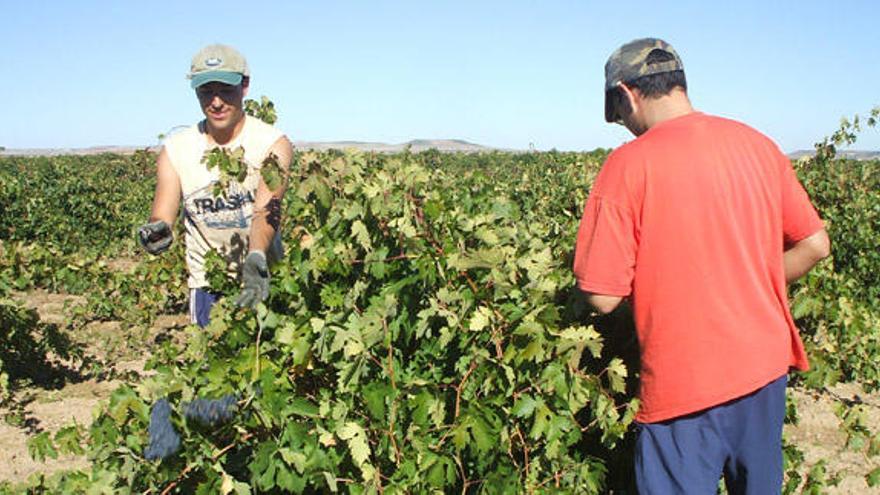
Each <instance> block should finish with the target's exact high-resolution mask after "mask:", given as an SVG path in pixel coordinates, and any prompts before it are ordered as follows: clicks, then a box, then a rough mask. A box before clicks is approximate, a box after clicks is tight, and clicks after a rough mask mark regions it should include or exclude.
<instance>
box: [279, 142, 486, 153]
mask: <svg viewBox="0 0 880 495" xmlns="http://www.w3.org/2000/svg"><path fill="white" fill-rule="evenodd" d="M293 146H294V147H295V148H299V149H311V150H327V149H351V148H354V149H357V150H362V151H377V152H381V153H396V152H399V151H403V150H404V149H405V148H406V147H407V146H409V147H410V150H412V151H413V152H416V153H417V152H419V151H425V150H429V149H432V148H433V149H436V150H438V151H449V152H452V151H463V152H474V151H488V150H491V149H494V148H490V147H487V146H483V145H480V144H475V143H471V142H468V141H465V140H463V139H413V140H411V141H407V142H405V143H400V144H387V143H371V142H362V141H294V142H293Z"/></svg>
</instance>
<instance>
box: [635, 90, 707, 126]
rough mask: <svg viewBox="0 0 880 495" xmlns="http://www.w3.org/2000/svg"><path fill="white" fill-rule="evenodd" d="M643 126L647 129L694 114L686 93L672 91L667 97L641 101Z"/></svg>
mask: <svg viewBox="0 0 880 495" xmlns="http://www.w3.org/2000/svg"><path fill="white" fill-rule="evenodd" d="M643 105H644V112H645V113H644V116H645V124H646V126H647V128H648V129H650V128H651V127H654V126H655V125H657V124H659V123H661V122H663V121H666V120H670V119H674V118H678V117H681V116H683V115H687V114H689V113H693V112H694V107H693V106H692V105H691V101H690V99H688V96H687V93H685V92H684V91H682V90H680V89H674V90H672V92H671V93H669V94H668V95H664V96H661V97H659V98H648V99H645V100H643Z"/></svg>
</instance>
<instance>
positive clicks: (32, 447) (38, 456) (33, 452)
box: [27, 431, 58, 462]
mask: <svg viewBox="0 0 880 495" xmlns="http://www.w3.org/2000/svg"><path fill="white" fill-rule="evenodd" d="M27 448H28V454H30V456H31V459H33V460H35V461H37V462H43V461H45V460H46V458H47V457H50V458H52V459H58V450H56V449H55V445H54V444H53V443H52V438H51V437H50V436H49V432H47V431H44V432H42V433H39V434H37V435H35V436H33V437H31V438H29V439H28V441H27Z"/></svg>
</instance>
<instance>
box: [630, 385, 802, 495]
mask: <svg viewBox="0 0 880 495" xmlns="http://www.w3.org/2000/svg"><path fill="white" fill-rule="evenodd" d="M787 381H788V377H787V376H786V375H783V376H782V377H780V378H778V379H776V380H774V381H772V382H770V383H769V384H767V385H765V386H764V387H762V388H760V389H758V390H756V391H755V392H752V393H751V394H749V395H746V396H743V397H740V398H738V399H735V400H732V401H730V402H726V403H724V404H720V405H718V406H715V407H712V408H709V409H706V410H704V411H700V412H698V413H695V414H689V415H687V416H682V417H678V418H675V419H671V420H668V421H662V422H659V423H640V424H638V426H637V427H638V430H637V431H638V437H637V439H636V452H635V471H636V483H637V484H638V488H639V493H642V494H663V495H669V494H691V493H693V494H701V495H714V494H715V493H716V490H717V488H718V480H719V479H721V477H722V475H723V476H724V481H725V483H726V485H727V491H728V493H730V494H731V495H738V494H748V495H752V494H778V493H780V491H781V490H782V423H783V420H784V419H785V386H786V384H787Z"/></svg>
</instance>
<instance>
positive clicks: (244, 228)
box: [164, 116, 284, 289]
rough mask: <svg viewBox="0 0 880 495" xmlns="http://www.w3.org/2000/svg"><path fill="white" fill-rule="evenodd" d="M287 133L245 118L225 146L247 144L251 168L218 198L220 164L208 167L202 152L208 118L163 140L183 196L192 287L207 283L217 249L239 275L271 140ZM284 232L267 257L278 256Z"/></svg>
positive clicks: (187, 260) (235, 146) (273, 141)
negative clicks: (211, 255) (209, 263)
mask: <svg viewBox="0 0 880 495" xmlns="http://www.w3.org/2000/svg"><path fill="white" fill-rule="evenodd" d="M283 135H284V134H283V133H282V132H281V131H279V130H278V129H276V128H274V127H272V126H271V125H269V124H266V123H265V122H263V121H261V120H260V119H257V118H254V117H251V116H245V121H244V127H243V128H242V130H241V132H240V133H239V135H238V136H237V137H235V138H234V139H233V140H232V141H230V142H229V143H227V144H225V145H223V147H224V148H227V149H229V150H233V149H235V148H237V147H239V146H241V147H242V148H244V159H245V162H246V163H247V166H248V173H247V177H246V178H245V180H244V182H242V183H238V182H236V181H235V179H232V180H231V181H230V184H229V186H228V187H227V188H226V190H225V191H224V192H223V193H222V194H221V195H220V196H214V184H215V183H216V182H218V181H219V179H220V172H219V170H217V169H216V168H215V169H213V170H208V168H207V166H206V165H205V164H203V163H202V156H203V155H204V154H205V151H207V150H208V149H209V147H214V146H216V145H213V144H211V145H209V143H208V136H207V134H206V133H205V132H204V122H202V123H199V124H196V125H194V126H191V127H188V128H187V129H185V130H183V131H181V132H179V133H176V134H174V135H172V136H170V137H168V138H167V139H166V140H165V143H164V146H165V152H166V153H167V155H168V159H169V160H170V161H171V166H172V167H174V170H175V171H177V175H178V177H180V186H181V190H182V195H183V219H184V227H185V230H186V234H185V240H186V264H187V268H188V269H189V281H188V285H189V287H190V288H193V289H194V288H198V287H207V286H208V282H207V280H206V279H205V255H206V254H207V253H208V251H209V250H211V249H214V250H216V251H218V252H219V253H220V254H221V255H222V256H223V257H224V258H225V259H226V261H227V262H228V263H229V271H230V273H233V274H235V275H237V274H238V271H239V270H238V269H239V266H240V265H241V263H242V262H243V260H244V258H245V256H247V253H248V245H249V238H250V229H251V220H252V218H253V210H254V200H255V198H256V196H257V186H258V185H259V183H260V172H259V171H260V168H261V167H262V165H263V160H264V159H265V158H266V156H267V155H268V154H269V150H270V148H271V147H272V145H273V144H275V142H276V141H277V140H278V138H280V137H282V136H283ZM280 248H281V244H280V236H279V235H278V233H276V236H275V239H274V240H273V242H272V246H271V247H270V249H269V252H267V253H266V255H267V258H274V259H277V258H279V257H280V255H281V253H280V252H276V251H280Z"/></svg>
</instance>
